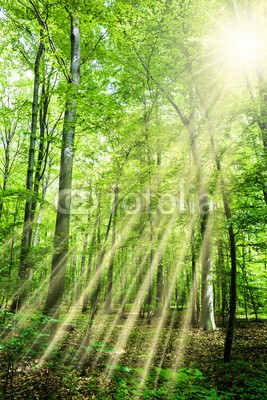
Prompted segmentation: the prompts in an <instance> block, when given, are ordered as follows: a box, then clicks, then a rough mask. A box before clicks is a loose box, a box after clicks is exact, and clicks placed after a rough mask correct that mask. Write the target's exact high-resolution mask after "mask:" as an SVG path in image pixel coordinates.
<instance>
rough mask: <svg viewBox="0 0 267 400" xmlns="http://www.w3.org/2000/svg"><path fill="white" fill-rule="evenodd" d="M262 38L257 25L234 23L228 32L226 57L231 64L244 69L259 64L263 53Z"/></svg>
mask: <svg viewBox="0 0 267 400" xmlns="http://www.w3.org/2000/svg"><path fill="white" fill-rule="evenodd" d="M262 45H263V43H262V38H261V35H260V32H259V31H258V30H257V29H256V27H253V26H249V25H239V24H237V25H233V26H232V27H230V29H229V30H228V31H227V32H226V37H225V40H224V49H223V52H224V57H225V61H226V62H227V64H229V65H233V66H235V67H242V68H244V69H247V68H250V67H251V66H253V65H257V64H258V63H259V62H260V59H261V54H262Z"/></svg>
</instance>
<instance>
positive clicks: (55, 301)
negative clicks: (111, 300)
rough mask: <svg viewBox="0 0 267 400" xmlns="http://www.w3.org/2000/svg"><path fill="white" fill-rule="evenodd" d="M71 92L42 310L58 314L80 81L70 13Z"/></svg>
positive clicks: (77, 45) (75, 32)
mask: <svg viewBox="0 0 267 400" xmlns="http://www.w3.org/2000/svg"><path fill="white" fill-rule="evenodd" d="M70 77H71V79H70V82H69V85H70V91H69V93H68V97H69V99H68V100H67V102H66V108H65V116H64V124H63V132H62V149H61V161H60V175H59V193H58V207H57V218H56V228H55V250H54V255H53V260H52V269H51V275H50V283H49V289H48V294H47V298H46V302H45V313H48V314H49V313H53V312H54V311H55V312H56V314H57V315H58V314H59V312H60V307H61V303H62V297H63V293H64V281H65V273H66V265H67V258H68V242H69V228H70V211H71V202H70V198H71V183H72V166H73V152H74V135H75V122H76V110H77V104H76V101H75V97H76V95H77V91H78V85H79V83H80V31H79V19H78V17H77V16H76V15H75V16H73V15H71V66H70Z"/></svg>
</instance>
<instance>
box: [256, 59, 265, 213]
mask: <svg viewBox="0 0 267 400" xmlns="http://www.w3.org/2000/svg"><path fill="white" fill-rule="evenodd" d="M257 75H258V82H259V85H260V89H259V91H260V98H261V99H260V100H261V114H260V121H259V122H258V125H259V128H260V131H261V138H262V145H263V155H264V163H265V167H266V168H267V84H266V82H265V80H264V71H263V68H262V67H258V68H257ZM263 197H264V201H265V203H266V205H267V190H266V188H263Z"/></svg>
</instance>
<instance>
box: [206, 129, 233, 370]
mask: <svg viewBox="0 0 267 400" xmlns="http://www.w3.org/2000/svg"><path fill="white" fill-rule="evenodd" d="M210 142H211V147H212V150H213V154H214V158H215V163H216V167H217V170H218V173H219V179H220V185H221V192H222V198H223V206H224V213H225V217H226V219H227V222H228V236H229V244H230V259H231V283H230V312H229V320H228V325H227V331H226V338H225V344H224V361H225V362H228V361H230V360H231V352H232V344H233V338H234V328H235V313H236V244H235V234H234V229H233V225H232V221H231V210H230V205H229V200H228V195H227V191H226V184H225V181H224V179H223V176H222V173H221V162H220V158H219V156H218V152H217V149H216V146H215V142H214V137H213V135H212V133H211V131H210Z"/></svg>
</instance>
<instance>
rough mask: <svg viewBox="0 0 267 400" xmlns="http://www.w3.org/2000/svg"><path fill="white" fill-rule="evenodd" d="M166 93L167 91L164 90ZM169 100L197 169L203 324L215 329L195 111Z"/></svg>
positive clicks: (206, 203)
mask: <svg viewBox="0 0 267 400" xmlns="http://www.w3.org/2000/svg"><path fill="white" fill-rule="evenodd" d="M163 92H164V93H165V91H164V90H163ZM166 97H167V100H168V101H169V102H170V104H171V105H172V107H173V108H174V110H175V111H176V113H177V115H178V116H179V118H180V120H181V122H182V124H183V125H184V126H185V128H187V131H188V135H189V140H190V145H191V153H192V158H193V162H194V165H195V168H196V171H197V183H198V200H199V210H200V230H201V237H202V257H201V262H202V275H201V277H202V278H201V287H202V293H201V326H202V327H203V329H205V330H214V329H215V328H216V325H215V319H214V306H213V283H212V275H213V272H212V250H211V246H212V242H211V238H210V232H209V230H208V221H209V214H210V210H209V198H208V195H207V194H206V193H205V185H204V183H205V182H204V179H203V167H202V162H201V157H200V152H199V147H198V143H197V139H196V129H195V124H194V112H192V113H191V117H190V119H188V118H187V117H186V116H185V115H184V114H183V112H182V110H181V109H180V108H179V107H178V105H177V104H176V103H175V102H174V101H173V100H172V99H171V98H170V97H169V96H168V95H167V96H166Z"/></svg>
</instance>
